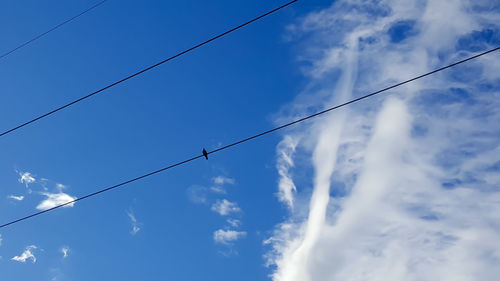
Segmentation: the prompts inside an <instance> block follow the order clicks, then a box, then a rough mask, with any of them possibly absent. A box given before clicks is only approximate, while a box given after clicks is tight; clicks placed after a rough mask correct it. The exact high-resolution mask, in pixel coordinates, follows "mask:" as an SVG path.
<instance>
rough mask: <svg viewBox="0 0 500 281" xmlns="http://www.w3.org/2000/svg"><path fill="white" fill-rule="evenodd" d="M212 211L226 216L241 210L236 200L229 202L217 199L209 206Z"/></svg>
mask: <svg viewBox="0 0 500 281" xmlns="http://www.w3.org/2000/svg"><path fill="white" fill-rule="evenodd" d="M211 210H212V211H214V212H217V213H219V215H221V216H227V215H229V214H231V213H239V212H241V209H240V207H238V204H237V203H236V202H231V201H228V200H226V199H222V200H217V201H216V202H215V203H214V204H213V205H212V208H211Z"/></svg>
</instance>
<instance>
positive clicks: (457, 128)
mask: <svg viewBox="0 0 500 281" xmlns="http://www.w3.org/2000/svg"><path fill="white" fill-rule="evenodd" d="M489 5H491V3H488V2H487V1H465V0H464V1H459V0H454V1H412V0H405V1H395V0H394V1H393V0H383V1H358V0H340V1H335V2H334V4H333V5H332V6H331V7H329V8H327V9H324V10H321V11H316V12H314V13H311V14H310V15H308V16H307V17H305V18H304V19H303V20H301V21H300V22H299V23H298V24H296V25H294V26H293V27H291V28H290V30H291V32H294V33H296V34H297V35H304V34H307V36H306V37H305V38H307V39H306V40H307V42H305V43H304V45H303V46H311V47H306V48H305V50H301V54H302V57H301V59H302V60H304V61H306V62H307V66H306V67H305V68H304V70H305V71H304V73H305V75H306V77H307V78H308V79H310V81H311V82H310V83H311V85H310V86H309V87H308V88H307V90H306V91H305V93H304V95H301V96H300V97H298V98H297V100H296V102H295V103H294V104H293V105H292V111H293V112H292V113H291V114H290V115H293V116H295V115H300V114H304V113H309V112H310V111H311V110H313V111H316V110H317V109H318V108H322V107H328V106H331V105H334V104H339V103H341V102H345V101H346V100H348V99H349V98H350V97H351V96H352V97H359V96H360V95H361V94H366V93H369V92H371V91H373V90H376V89H380V88H384V87H386V86H388V85H391V84H394V83H395V81H401V80H403V79H408V78H410V77H412V76H415V75H416V74H420V73H422V72H425V71H429V70H431V69H435V68H437V67H440V66H442V65H446V64H449V63H451V62H453V61H456V60H459V59H461V58H465V57H467V56H470V55H472V54H473V53H474V52H477V51H480V50H485V49H487V48H492V47H496V46H498V45H500V39H499V38H500V31H499V30H500V27H499V25H500V13H499V10H498V9H496V10H495V9H490V8H491V7H489ZM489 34H492V35H491V36H490V35H489ZM498 65H500V57H499V56H498V54H497V55H492V56H489V57H488V58H487V59H486V58H485V59H482V60H477V61H474V62H470V63H469V64H467V65H463V66H461V67H457V68H456V69H453V70H450V71H448V72H446V73H442V74H440V75H437V76H433V77H428V78H426V80H421V81H417V82H416V83H413V84H411V85H408V86H406V87H401V88H399V89H395V90H393V92H392V96H390V97H388V98H378V99H377V98H375V99H372V100H371V101H370V102H365V103H359V104H356V105H353V106H351V107H349V108H348V109H346V108H345V109H343V110H340V111H337V112H336V113H334V114H331V115H328V116H324V117H322V118H318V119H316V120H314V121H313V122H312V123H313V124H312V126H310V127H309V128H305V127H298V128H296V129H294V130H291V132H290V133H289V134H287V137H285V138H284V141H283V142H290V141H293V142H291V143H292V144H295V143H296V147H299V148H300V149H297V150H292V149H289V150H288V151H287V150H285V151H286V152H287V153H286V154H285V155H283V153H281V151H283V150H282V149H281V148H280V147H278V149H277V151H278V161H283V159H284V160H285V161H284V162H282V164H284V165H285V166H279V165H277V168H278V172H279V173H280V178H285V179H286V180H287V181H288V180H289V182H287V185H286V186H285V188H282V187H281V186H280V187H279V188H280V192H281V190H286V191H287V193H283V194H286V195H287V196H283V197H280V200H281V201H283V202H284V203H285V204H287V205H290V202H293V204H294V208H298V209H300V210H305V212H295V211H294V210H291V212H290V217H289V219H287V220H286V221H284V222H282V223H281V224H279V225H277V226H276V229H275V233H274V235H273V236H272V237H271V238H270V239H269V240H267V241H266V243H267V244H269V245H270V246H271V247H272V250H271V252H270V253H269V255H268V256H267V258H268V262H269V263H270V264H273V265H275V266H276V267H275V271H274V273H273V275H272V278H273V280H274V281H314V280H329V281H330V280H332V281H334V280H360V281H364V280H387V281H392V280H398V281H400V280H432V279H447V280H448V279H449V280H494V279H495V278H496V276H498V275H499V274H500V255H499V254H498V253H500V242H499V241H500V226H499V225H498V223H496V222H497V221H498V220H499V219H500V216H499V215H498V214H500V190H499V189H498V174H499V173H500V168H499V166H498V161H499V159H500V146H499V145H498V143H499V139H500V128H499V127H498V124H500V110H499V108H500V103H499V102H498V101H499V100H500V99H499V98H500V83H499V81H500V80H499V73H500V72H498V71H494V69H497V68H498ZM485 85H488V86H485ZM311 89H315V90H311ZM316 89H319V91H317V92H315V91H316ZM283 118H287V117H286V116H285V117H283ZM286 138H292V139H291V140H290V139H289V140H286ZM281 145H283V144H281ZM284 147H285V148H287V147H295V146H289V145H288V146H286V145H285V146H284ZM297 153H301V155H297ZM287 157H289V158H290V159H289V160H290V161H288V162H287ZM296 157H304V158H306V157H308V158H310V159H312V161H311V164H310V166H308V167H306V168H307V169H310V173H309V171H308V173H306V174H312V175H313V176H312V178H310V179H307V180H309V181H311V182H312V183H313V189H312V193H311V192H310V191H309V190H306V187H304V186H300V185H297V184H296V183H294V182H293V179H292V177H291V176H290V175H291V174H292V172H293V171H294V168H295V167H294V165H293V163H294V161H293V159H294V158H296ZM280 159H282V160H280ZM290 163H292V165H290ZM301 168H302V167H301ZM280 169H282V171H284V172H286V173H282V172H280ZM283 169H284V170H283ZM283 174H284V176H283ZM302 174H304V173H302ZM297 182H298V181H297ZM292 184H293V186H295V188H296V190H295V189H294V188H293V187H292ZM288 191H292V192H288ZM301 191H304V192H301ZM296 199H297V200H296ZM298 199H301V200H298ZM302 202H305V203H302ZM304 213H305V215H304Z"/></svg>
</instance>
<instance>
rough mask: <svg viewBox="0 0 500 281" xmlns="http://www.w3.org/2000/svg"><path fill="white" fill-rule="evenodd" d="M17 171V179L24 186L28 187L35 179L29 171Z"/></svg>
mask: <svg viewBox="0 0 500 281" xmlns="http://www.w3.org/2000/svg"><path fill="white" fill-rule="evenodd" d="M18 173H19V179H18V181H19V182H20V183H23V184H25V185H26V187H28V186H29V185H30V184H32V183H34V182H35V181H36V180H35V178H34V177H33V175H32V174H31V173H28V172H18Z"/></svg>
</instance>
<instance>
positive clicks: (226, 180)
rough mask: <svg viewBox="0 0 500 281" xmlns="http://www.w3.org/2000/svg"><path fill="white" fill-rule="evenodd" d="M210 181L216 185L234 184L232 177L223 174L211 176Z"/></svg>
mask: <svg viewBox="0 0 500 281" xmlns="http://www.w3.org/2000/svg"><path fill="white" fill-rule="evenodd" d="M212 181H213V182H214V183H215V184H217V185H225V184H234V183H235V181H234V179H233V178H228V177H224V176H217V177H215V178H212Z"/></svg>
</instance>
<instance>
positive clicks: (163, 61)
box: [0, 0, 299, 137]
mask: <svg viewBox="0 0 500 281" xmlns="http://www.w3.org/2000/svg"><path fill="white" fill-rule="evenodd" d="M297 1H299V0H293V1H290V2H288V3H286V4H284V5H282V6H280V7H278V8H275V9H273V10H271V11H269V12H267V13H264V14H262V15H260V16H258V17H256V18H253V19H251V20H249V21H247V22H245V23H243V24H240V25H238V26H236V27H234V28H231V29H229V30H227V31H225V32H223V33H220V34H219V35H216V36H214V37H212V38H210V39H208V40H206V41H203V42H201V43H199V44H197V45H195V46H193V47H191V48H189V49H186V50H184V51H182V52H180V53H177V54H176V55H173V56H171V57H169V58H167V59H165V60H162V61H160V62H158V63H156V64H153V65H151V66H149V67H146V68H144V69H142V70H140V71H138V72H136V73H134V74H132V75H129V76H127V77H125V78H123V79H121V80H118V81H116V82H114V83H112V84H109V85H108V86H106V87H104V88H101V89H99V90H97V91H95V92H93V93H90V94H88V95H86V96H83V97H81V98H78V99H76V100H73V101H71V102H69V103H67V104H65V105H63V106H60V107H58V108H56V109H53V110H52V111H49V112H47V113H45V114H42V115H40V116H38V117H36V118H33V119H31V120H30V121H27V122H24V123H22V124H20V125H18V126H16V127H14V128H12V129H9V130H7V131H5V132H3V133H1V134H0V137H2V136H5V135H7V134H9V133H12V132H13V131H15V130H18V129H21V128H22V127H24V126H26V125H29V124H31V123H33V122H36V121H38V120H40V119H42V118H45V117H47V116H49V115H52V114H54V113H56V112H58V111H60V110H63V109H65V108H67V107H69V106H72V105H74V104H75V103H78V102H81V101H83V100H85V99H88V98H90V97H92V96H94V95H97V94H99V93H101V92H103V91H105V90H107V89H109V88H111V87H114V86H116V85H118V84H121V83H123V82H125V81H127V80H129V79H132V78H134V77H136V76H138V75H141V74H142V73H144V72H146V71H148V70H151V69H153V68H155V67H158V66H160V65H162V64H164V63H166V62H168V61H171V60H173V59H175V58H177V57H180V56H182V55H184V54H186V53H189V52H191V51H193V50H195V49H198V48H199V47H201V46H203V45H206V44H208V43H210V42H212V41H214V40H216V39H219V38H221V37H223V36H225V35H227V34H229V33H232V32H234V31H236V30H238V29H240V28H243V27H245V26H247V25H249V24H251V23H253V22H255V21H258V20H260V19H261V18H263V17H265V16H268V15H270V14H273V13H275V12H277V11H279V10H281V9H283V8H285V7H287V6H290V5H291V4H293V3H295V2H297Z"/></svg>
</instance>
